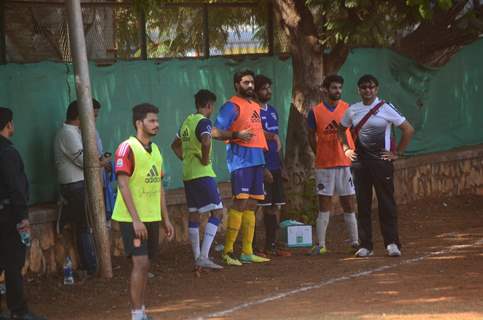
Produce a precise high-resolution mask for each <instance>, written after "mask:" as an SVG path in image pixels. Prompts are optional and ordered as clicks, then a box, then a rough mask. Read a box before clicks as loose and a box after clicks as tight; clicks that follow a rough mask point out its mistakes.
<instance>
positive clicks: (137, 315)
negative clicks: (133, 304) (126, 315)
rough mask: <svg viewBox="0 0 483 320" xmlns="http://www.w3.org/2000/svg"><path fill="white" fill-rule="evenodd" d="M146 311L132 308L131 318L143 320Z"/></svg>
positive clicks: (132, 319)
mask: <svg viewBox="0 0 483 320" xmlns="http://www.w3.org/2000/svg"><path fill="white" fill-rule="evenodd" d="M143 318H144V311H143V309H137V310H131V320H143Z"/></svg>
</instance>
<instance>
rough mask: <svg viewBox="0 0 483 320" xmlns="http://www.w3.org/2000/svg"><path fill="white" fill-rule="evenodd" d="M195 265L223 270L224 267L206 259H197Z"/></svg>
mask: <svg viewBox="0 0 483 320" xmlns="http://www.w3.org/2000/svg"><path fill="white" fill-rule="evenodd" d="M195 264H196V266H197V267H201V268H209V269H223V267H222V266H220V265H218V264H216V263H214V262H213V261H211V260H210V259H209V258H205V257H199V258H198V259H196V263H195Z"/></svg>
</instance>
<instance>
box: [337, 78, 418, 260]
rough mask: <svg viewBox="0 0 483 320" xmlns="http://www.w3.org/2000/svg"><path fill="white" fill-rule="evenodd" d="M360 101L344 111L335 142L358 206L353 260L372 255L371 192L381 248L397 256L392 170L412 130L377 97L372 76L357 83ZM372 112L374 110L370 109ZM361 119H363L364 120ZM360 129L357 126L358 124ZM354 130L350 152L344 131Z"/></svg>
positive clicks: (390, 107) (401, 116)
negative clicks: (394, 135) (349, 170)
mask: <svg viewBox="0 0 483 320" xmlns="http://www.w3.org/2000/svg"><path fill="white" fill-rule="evenodd" d="M357 86H358V88H359V94H360V96H361V98H362V101H361V102H358V103H355V104H353V105H351V106H350V107H349V109H347V111H346V112H345V114H344V117H343V118H342V121H341V125H340V126H339V130H338V133H339V139H340V140H341V141H342V144H343V150H344V154H345V155H346V157H348V158H349V159H351V160H352V161H353V176H354V182H355V187H356V197H357V206H358V216H357V220H358V221H357V222H358V225H359V238H360V241H361V243H360V249H359V250H358V251H357V252H356V254H355V255H356V256H357V257H368V256H372V255H373V254H374V252H373V243H372V222H371V205H372V190H373V187H374V189H375V191H376V196H377V201H378V207H379V221H380V225H381V233H382V236H383V238H384V246H385V247H386V251H387V254H388V255H389V256H391V257H399V256H400V255H401V251H400V250H401V243H400V241H399V233H398V224H397V210H396V202H395V200H394V181H393V176H394V167H393V163H392V162H393V161H394V160H397V159H398V158H399V156H400V155H401V154H402V153H403V152H404V150H405V149H406V147H407V146H408V144H409V142H410V140H411V137H412V136H413V134H414V129H413V127H412V126H411V124H410V123H409V122H408V121H407V120H406V118H405V117H404V116H403V115H402V114H401V113H400V112H399V111H398V110H397V108H396V107H395V106H394V105H393V104H391V103H389V102H385V101H382V100H380V99H379V98H378V97H377V93H378V89H379V82H378V81H377V79H376V78H375V77H374V76H372V75H364V76H362V77H361V78H360V79H359V81H358V82H357ZM373 108H377V111H375V112H373V114H372V115H371V116H369V117H366V118H365V116H366V114H368V113H369V112H371V110H372V109H373ZM374 110H376V109H374ZM364 118H365V119H364ZM361 120H362V121H365V122H363V124H362V126H361V125H358V124H359V123H360V121H361ZM393 125H394V126H396V127H398V128H399V129H400V130H401V131H402V137H401V140H400V141H399V144H398V145H397V148H396V149H395V150H391V128H392V126H393ZM350 127H353V129H354V128H355V130H353V131H357V135H356V137H354V138H355V150H352V149H351V148H350V147H349V145H348V143H347V138H346V135H345V130H346V129H347V128H350Z"/></svg>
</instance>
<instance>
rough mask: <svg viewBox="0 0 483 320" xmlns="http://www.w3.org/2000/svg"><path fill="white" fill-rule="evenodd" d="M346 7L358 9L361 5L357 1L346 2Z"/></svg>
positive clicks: (347, 0)
mask: <svg viewBox="0 0 483 320" xmlns="http://www.w3.org/2000/svg"><path fill="white" fill-rule="evenodd" d="M344 5H345V7H346V8H349V9H351V8H356V7H357V6H358V5H359V3H358V2H357V0H345V2H344Z"/></svg>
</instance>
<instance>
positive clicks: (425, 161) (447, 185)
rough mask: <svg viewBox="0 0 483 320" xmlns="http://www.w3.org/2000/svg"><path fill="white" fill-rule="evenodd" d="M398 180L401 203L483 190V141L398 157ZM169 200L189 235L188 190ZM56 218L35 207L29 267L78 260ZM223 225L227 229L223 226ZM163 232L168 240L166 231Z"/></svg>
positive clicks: (116, 245) (117, 245)
mask: <svg viewBox="0 0 483 320" xmlns="http://www.w3.org/2000/svg"><path fill="white" fill-rule="evenodd" d="M395 181H396V198H397V202H398V204H405V203H409V202H411V201H414V200H419V199H423V198H426V197H440V196H456V195H462V194H479V195H483V145H478V146H473V147H468V148H463V149H458V150H452V151H447V152H441V153H434V154H430V155H424V156H417V157H413V158H409V159H402V160H399V161H397V162H396V163H395ZM230 190H231V189H230V185H229V183H221V184H220V191H221V193H222V198H223V199H224V203H225V206H229V204H230V195H231V191H230ZM167 202H168V208H169V211H170V215H171V220H172V222H173V225H174V227H175V231H176V237H175V241H177V242H184V241H187V240H188V230H187V225H188V223H187V213H186V206H185V197H184V191H183V190H182V189H177V190H173V191H169V192H168V194H167ZM56 218H57V211H56V207H55V205H50V206H49V205H43V206H34V207H32V208H31V211H30V219H31V224H32V229H33V241H32V247H31V248H30V250H29V252H28V254H27V263H26V265H25V268H24V270H25V271H26V272H27V271H28V272H34V273H48V272H54V271H56V270H59V269H60V268H62V265H63V261H64V259H65V256H66V255H67V254H68V255H71V256H72V257H73V261H74V267H75V266H76V265H77V260H78V259H77V256H76V254H75V250H74V248H73V246H72V243H73V241H72V238H71V235H70V232H69V230H66V232H64V233H65V234H64V235H57V233H56V231H55V230H56V229H55V221H56ZM225 221H226V219H225ZM221 231H222V232H223V231H224V227H222V228H221ZM111 235H112V242H113V246H112V252H113V254H114V255H116V256H117V255H122V254H123V252H122V243H121V239H120V236H119V231H118V228H117V226H116V224H115V223H114V224H113V228H112V233H111ZM161 238H162V239H161V241H164V234H163V232H161Z"/></svg>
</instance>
